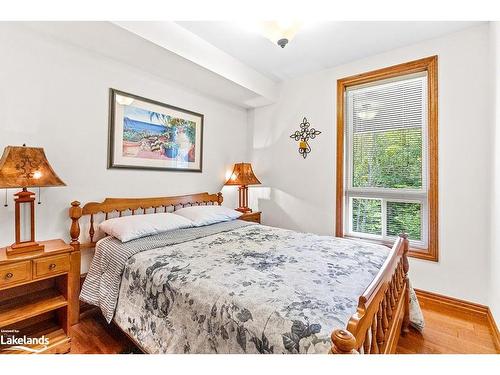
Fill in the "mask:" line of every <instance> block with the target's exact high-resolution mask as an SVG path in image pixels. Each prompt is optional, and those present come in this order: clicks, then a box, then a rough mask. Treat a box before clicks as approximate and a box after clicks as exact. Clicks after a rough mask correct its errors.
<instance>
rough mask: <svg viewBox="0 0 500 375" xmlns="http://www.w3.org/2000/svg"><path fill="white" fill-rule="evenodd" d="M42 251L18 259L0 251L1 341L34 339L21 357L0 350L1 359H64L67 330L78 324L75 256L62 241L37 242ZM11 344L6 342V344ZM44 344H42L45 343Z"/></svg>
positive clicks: (68, 341)
mask: <svg viewBox="0 0 500 375" xmlns="http://www.w3.org/2000/svg"><path fill="white" fill-rule="evenodd" d="M40 244H43V245H45V248H44V250H42V251H38V252H33V253H23V254H19V255H15V256H14V255H9V256H7V254H6V248H2V249H0V336H3V337H2V338H3V340H2V341H3V343H5V342H8V341H9V340H10V341H11V338H12V337H16V338H18V339H19V338H22V337H23V336H24V335H26V336H27V337H29V338H36V339H37V340H32V341H37V342H35V343H31V344H30V345H24V344H23V343H19V342H16V343H15V344H13V345H22V346H25V347H29V348H30V349H31V350H27V351H25V352H23V351H18V350H13V349H9V348H8V347H10V346H12V345H8V344H7V345H5V344H4V345H0V353H22V354H28V353H31V352H33V351H34V352H39V353H67V352H69V350H70V345H71V338H70V329H71V328H70V327H71V325H72V324H74V323H76V322H78V315H79V301H78V295H79V292H80V252H79V251H75V250H74V249H73V247H72V246H71V245H68V244H67V243H65V242H64V241H63V240H50V241H42V242H40ZM9 338H10V339H9ZM44 339H45V340H44Z"/></svg>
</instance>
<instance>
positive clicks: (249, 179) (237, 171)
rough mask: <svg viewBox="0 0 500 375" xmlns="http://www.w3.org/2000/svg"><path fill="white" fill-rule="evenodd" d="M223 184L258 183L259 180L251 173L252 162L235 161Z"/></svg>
mask: <svg viewBox="0 0 500 375" xmlns="http://www.w3.org/2000/svg"><path fill="white" fill-rule="evenodd" d="M225 185H260V181H259V179H258V178H257V177H256V176H255V174H254V173H253V169H252V164H250V163H237V164H235V165H234V168H233V173H231V177H229V179H228V180H227V181H226V183H225Z"/></svg>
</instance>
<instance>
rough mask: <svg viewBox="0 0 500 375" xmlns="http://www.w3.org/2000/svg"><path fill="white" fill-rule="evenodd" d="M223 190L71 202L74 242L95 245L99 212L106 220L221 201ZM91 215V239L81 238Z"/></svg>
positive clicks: (70, 212) (75, 246) (89, 232)
mask: <svg viewBox="0 0 500 375" xmlns="http://www.w3.org/2000/svg"><path fill="white" fill-rule="evenodd" d="M222 201H223V198H222V193H216V194H208V193H197V194H190V195H178V196H175V197H157V198H106V199H105V200H104V201H103V202H89V203H86V204H85V205H84V206H83V207H80V202H78V201H73V202H71V207H70V209H69V217H70V218H71V228H70V232H69V233H70V237H71V245H72V246H73V247H74V248H75V250H78V249H80V248H91V247H94V246H95V243H96V241H95V234H96V230H95V228H96V225H97V224H96V216H97V215H99V214H101V215H103V216H104V220H107V219H109V218H111V217H121V216H122V215H124V214H131V215H140V214H146V213H157V212H171V211H175V210H176V209H178V208H182V207H186V206H200V205H215V204H217V205H219V206H220V205H221V204H222ZM82 216H89V222H88V223H89V227H88V228H89V229H88V238H89V241H84V242H82V243H81V242H80V218H81V217H82Z"/></svg>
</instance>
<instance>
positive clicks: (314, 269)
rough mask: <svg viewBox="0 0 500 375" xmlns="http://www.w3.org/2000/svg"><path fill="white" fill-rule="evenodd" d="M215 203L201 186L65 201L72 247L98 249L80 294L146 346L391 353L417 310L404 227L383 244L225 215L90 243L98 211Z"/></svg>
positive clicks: (158, 349)
mask: <svg viewBox="0 0 500 375" xmlns="http://www.w3.org/2000/svg"><path fill="white" fill-rule="evenodd" d="M222 201H223V198H222V194H221V193H217V194H208V193H199V194H193V195H186V196H176V197H159V198H131V199H126V198H108V199H106V200H104V201H103V202H90V203H87V204H85V205H83V207H82V206H81V204H80V203H79V202H77V201H75V202H73V203H72V205H71V208H70V210H69V216H70V218H71V220H72V224H71V229H70V235H71V239H72V241H71V245H72V246H73V247H75V248H76V249H82V248H86V247H95V248H96V253H95V256H94V259H93V261H92V264H91V267H90V270H89V273H88V275H87V278H86V280H85V282H84V284H83V288H82V293H81V296H80V299H82V300H83V301H85V302H88V303H90V304H93V305H96V306H99V307H100V308H101V311H102V313H103V315H104V317H105V318H106V320H107V321H108V322H111V321H113V322H114V323H116V325H117V326H118V327H119V328H120V329H121V330H122V331H124V332H125V333H126V334H127V335H128V336H129V337H130V338H131V339H132V340H133V341H134V342H135V343H136V344H137V346H138V347H139V348H141V350H143V351H144V352H147V353H332V354H354V353H361V354H378V353H394V352H395V351H396V346H397V341H398V338H399V335H400V334H401V333H403V334H404V333H406V332H407V331H408V329H409V324H410V305H411V308H412V309H418V303H417V302H416V300H414V301H413V303H411V302H410V292H411V287H410V284H409V279H408V258H407V253H408V239H407V236H406V235H404V234H402V235H400V236H399V237H398V239H397V240H396V241H395V243H394V245H393V247H392V248H388V247H384V246H381V245H375V244H370V243H365V242H360V241H356V240H350V239H342V238H336V237H330V236H318V235H314V234H308V233H299V232H294V231H290V230H285V229H280V228H274V227H268V226H265V225H260V224H256V223H249V222H244V221H241V220H234V221H230V222H221V223H217V224H212V225H208V226H204V227H197V228H187V229H179V230H174V231H171V232H168V233H162V234H158V235H154V236H149V237H144V238H140V239H137V240H133V241H130V242H128V243H121V242H120V241H118V240H117V239H116V238H113V237H109V236H108V237H104V238H101V239H99V240H97V239H98V237H99V234H98V233H97V232H96V227H97V222H98V220H99V219H100V220H103V219H108V218H109V217H112V216H122V215H127V214H131V215H139V214H146V213H153V212H154V213H157V212H168V211H173V210H176V209H178V208H180V207H186V206H194V205H221V203H222ZM82 217H85V218H87V219H88V220H86V221H85V222H83V219H82ZM81 221H82V226H84V228H85V230H84V234H82V233H81V232H82V231H81V223H80V222H81ZM85 234H86V235H85Z"/></svg>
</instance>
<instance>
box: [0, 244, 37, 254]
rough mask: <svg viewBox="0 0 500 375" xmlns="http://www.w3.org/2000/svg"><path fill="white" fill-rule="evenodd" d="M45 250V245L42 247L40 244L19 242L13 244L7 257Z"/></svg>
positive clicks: (8, 249)
mask: <svg viewBox="0 0 500 375" xmlns="http://www.w3.org/2000/svg"><path fill="white" fill-rule="evenodd" d="M44 248H45V246H44V245H40V244H39V243H38V242H31V241H27V242H19V243H15V244H12V245H11V246H9V247H8V248H7V250H6V251H7V255H17V254H24V253H31V252H35V251H43V249H44Z"/></svg>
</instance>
